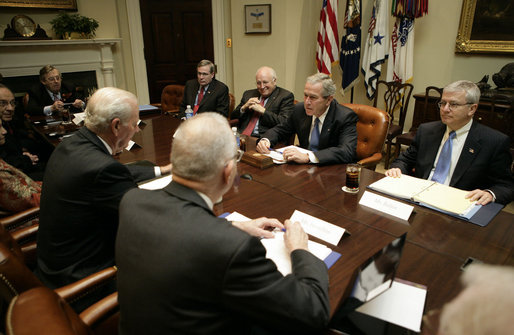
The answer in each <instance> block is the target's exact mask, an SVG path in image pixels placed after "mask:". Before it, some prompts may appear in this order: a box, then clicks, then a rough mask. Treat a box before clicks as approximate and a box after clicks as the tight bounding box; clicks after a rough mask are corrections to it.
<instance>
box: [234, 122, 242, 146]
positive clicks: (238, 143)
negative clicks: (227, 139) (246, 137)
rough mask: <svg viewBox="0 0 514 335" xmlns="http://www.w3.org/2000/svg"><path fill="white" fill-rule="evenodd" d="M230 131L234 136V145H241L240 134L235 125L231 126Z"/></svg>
mask: <svg viewBox="0 0 514 335" xmlns="http://www.w3.org/2000/svg"><path fill="white" fill-rule="evenodd" d="M232 132H233V133H234V136H235V137H236V145H237V147H238V148H240V147H241V135H239V132H238V131H237V127H232Z"/></svg>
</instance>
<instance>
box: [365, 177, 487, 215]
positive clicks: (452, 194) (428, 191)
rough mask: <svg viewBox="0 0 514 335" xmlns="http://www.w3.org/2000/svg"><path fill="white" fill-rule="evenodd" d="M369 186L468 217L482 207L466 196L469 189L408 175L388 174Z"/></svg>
mask: <svg viewBox="0 0 514 335" xmlns="http://www.w3.org/2000/svg"><path fill="white" fill-rule="evenodd" d="M369 188H370V189H372V190H375V191H379V192H382V193H385V194H389V195H391V196H394V197H398V198H402V199H406V200H411V201H414V202H417V203H419V204H420V205H424V206H427V207H430V208H433V209H436V210H440V211H443V212H446V213H449V214H453V215H458V216H462V217H465V218H468V219H469V217H471V216H472V215H473V214H475V213H476V211H477V210H478V209H479V208H480V206H479V205H475V202H472V201H470V200H469V199H466V198H465V196H466V194H468V193H469V191H464V190H460V189H458V188H455V187H451V186H446V185H443V184H440V183H437V182H435V181H432V180H426V179H420V178H415V177H411V176H407V175H402V176H401V177H399V178H393V177H387V176H386V177H384V178H382V179H380V180H378V181H376V182H374V183H373V184H371V185H369Z"/></svg>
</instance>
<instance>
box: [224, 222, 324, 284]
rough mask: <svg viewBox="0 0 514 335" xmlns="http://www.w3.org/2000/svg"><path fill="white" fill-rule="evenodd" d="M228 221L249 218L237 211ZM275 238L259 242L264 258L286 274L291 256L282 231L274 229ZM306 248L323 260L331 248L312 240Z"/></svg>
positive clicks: (288, 272)
mask: <svg viewBox="0 0 514 335" xmlns="http://www.w3.org/2000/svg"><path fill="white" fill-rule="evenodd" d="M225 219H227V220H228V221H250V220H251V219H250V218H248V217H246V216H244V215H243V214H240V213H238V212H233V213H231V214H229V215H227V216H226V217H225ZM274 234H275V238H263V239H261V243H262V245H263V246H264V248H265V249H266V258H268V259H271V260H272V261H273V262H274V263H275V265H276V266H277V269H278V271H280V273H282V275H284V276H287V275H288V274H290V273H291V272H292V265H291V256H290V254H289V251H288V250H287V248H286V245H285V243H284V233H283V232H281V231H280V232H279V231H276V232H274ZM307 248H309V251H310V252H311V253H312V254H313V255H314V256H316V257H318V258H319V259H321V260H325V258H327V257H328V255H330V253H331V252H332V249H330V248H329V247H327V246H325V245H323V244H321V243H316V242H314V241H308V242H307Z"/></svg>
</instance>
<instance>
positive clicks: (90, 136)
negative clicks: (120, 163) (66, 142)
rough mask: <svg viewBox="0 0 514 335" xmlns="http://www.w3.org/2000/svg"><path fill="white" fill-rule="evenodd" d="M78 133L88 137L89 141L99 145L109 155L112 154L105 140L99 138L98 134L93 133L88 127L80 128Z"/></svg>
mask: <svg viewBox="0 0 514 335" xmlns="http://www.w3.org/2000/svg"><path fill="white" fill-rule="evenodd" d="M78 133H79V134H81V135H82V136H84V137H85V138H87V139H88V140H89V141H91V142H92V143H94V144H95V145H97V146H98V147H100V149H102V151H103V152H105V153H106V154H107V155H109V156H110V155H111V154H110V153H109V150H107V148H106V147H105V145H104V144H103V142H102V141H101V140H100V139H99V138H98V136H97V135H96V134H95V133H93V132H92V131H91V130H89V129H87V127H82V128H80V129H79V130H78Z"/></svg>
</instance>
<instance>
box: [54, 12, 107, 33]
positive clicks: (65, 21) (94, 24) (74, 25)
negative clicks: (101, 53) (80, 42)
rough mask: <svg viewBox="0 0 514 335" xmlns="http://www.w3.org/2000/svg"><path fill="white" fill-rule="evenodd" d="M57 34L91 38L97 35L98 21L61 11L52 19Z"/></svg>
mask: <svg viewBox="0 0 514 335" xmlns="http://www.w3.org/2000/svg"><path fill="white" fill-rule="evenodd" d="M50 24H51V25H52V29H53V30H54V32H55V34H56V35H57V36H60V37H61V38H63V39H68V40H69V39H72V38H91V37H93V36H95V31H96V28H98V21H97V20H95V19H92V18H89V17H86V16H82V15H79V14H71V15H70V14H68V13H66V12H61V13H59V14H58V15H57V17H56V18H54V19H53V20H52V21H50Z"/></svg>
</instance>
